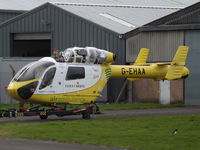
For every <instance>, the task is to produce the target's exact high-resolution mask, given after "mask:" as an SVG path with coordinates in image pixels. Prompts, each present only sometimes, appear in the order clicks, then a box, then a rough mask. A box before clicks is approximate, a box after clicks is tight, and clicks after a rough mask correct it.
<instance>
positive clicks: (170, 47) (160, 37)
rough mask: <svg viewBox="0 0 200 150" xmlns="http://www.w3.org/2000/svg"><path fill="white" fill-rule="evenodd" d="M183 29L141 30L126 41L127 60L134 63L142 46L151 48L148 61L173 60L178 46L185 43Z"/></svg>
mask: <svg viewBox="0 0 200 150" xmlns="http://www.w3.org/2000/svg"><path fill="white" fill-rule="evenodd" d="M183 42H184V32H183V31H158V32H141V33H139V34H137V35H135V36H133V37H131V38H129V39H127V41H126V62H128V63H132V62H133V61H134V60H135V59H136V57H137V55H138V53H139V51H140V49H141V48H149V49H150V54H149V57H148V62H155V61H171V60H172V58H173V56H174V54H175V52H176V50H177V48H178V46H179V45H183Z"/></svg>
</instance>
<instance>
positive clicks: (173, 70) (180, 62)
mask: <svg viewBox="0 0 200 150" xmlns="http://www.w3.org/2000/svg"><path fill="white" fill-rule="evenodd" d="M188 49H189V47H187V46H179V48H178V50H177V52H176V54H175V56H174V58H173V60H172V62H171V66H169V69H168V72H167V74H166V76H165V78H166V79H167V80H173V79H178V78H181V76H182V74H183V71H184V65H185V60H186V58H187V54H188Z"/></svg>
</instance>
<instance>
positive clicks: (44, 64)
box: [13, 61, 54, 82]
mask: <svg viewBox="0 0 200 150" xmlns="http://www.w3.org/2000/svg"><path fill="white" fill-rule="evenodd" d="M52 65H54V63H53V62H49V61H37V62H34V63H31V64H29V65H27V66H25V67H24V68H22V69H21V70H20V71H19V73H17V74H16V76H15V77H14V79H13V80H14V81H17V82H20V81H28V80H33V79H36V78H40V77H41V76H42V74H43V73H44V71H45V70H46V69H47V68H48V67H49V66H52Z"/></svg>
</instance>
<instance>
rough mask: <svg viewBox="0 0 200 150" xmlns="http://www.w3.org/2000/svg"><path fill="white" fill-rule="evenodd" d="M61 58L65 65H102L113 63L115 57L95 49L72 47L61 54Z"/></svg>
mask: <svg viewBox="0 0 200 150" xmlns="http://www.w3.org/2000/svg"><path fill="white" fill-rule="evenodd" d="M62 56H63V58H64V60H65V62H67V63H92V64H104V63H112V62H114V61H115V57H116V56H115V55H114V54H113V53H111V52H108V51H105V50H102V49H98V48H95V47H85V48H81V47H73V48H68V49H66V50H65V51H64V52H62Z"/></svg>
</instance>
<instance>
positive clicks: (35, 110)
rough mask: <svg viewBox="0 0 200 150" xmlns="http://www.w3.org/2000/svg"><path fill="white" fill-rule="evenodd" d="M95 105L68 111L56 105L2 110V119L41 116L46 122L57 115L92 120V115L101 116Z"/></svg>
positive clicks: (0, 111)
mask: <svg viewBox="0 0 200 150" xmlns="http://www.w3.org/2000/svg"><path fill="white" fill-rule="evenodd" d="M93 107H94V105H89V106H88V107H86V108H84V109H70V110H67V107H66V105H65V106H64V107H56V106H54V105H50V106H46V105H38V106H35V107H31V108H29V109H24V108H21V109H19V110H17V109H7V110H0V118H1V117H8V118H12V117H14V118H16V117H24V116H27V117H28V116H29V117H30V116H39V117H40V119H41V120H45V119H47V118H48V116H51V115H56V116H58V117H63V116H70V115H82V118H83V119H90V114H93V113H95V114H100V111H99V107H98V106H97V105H96V104H95V110H94V109H93Z"/></svg>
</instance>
